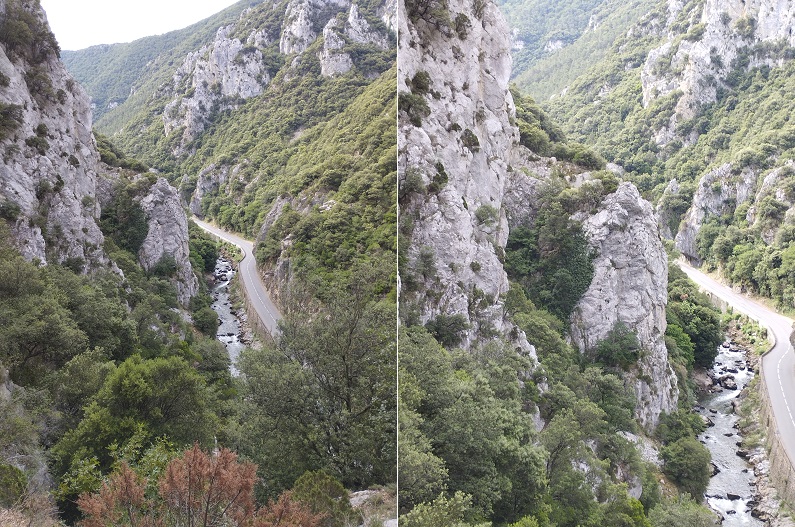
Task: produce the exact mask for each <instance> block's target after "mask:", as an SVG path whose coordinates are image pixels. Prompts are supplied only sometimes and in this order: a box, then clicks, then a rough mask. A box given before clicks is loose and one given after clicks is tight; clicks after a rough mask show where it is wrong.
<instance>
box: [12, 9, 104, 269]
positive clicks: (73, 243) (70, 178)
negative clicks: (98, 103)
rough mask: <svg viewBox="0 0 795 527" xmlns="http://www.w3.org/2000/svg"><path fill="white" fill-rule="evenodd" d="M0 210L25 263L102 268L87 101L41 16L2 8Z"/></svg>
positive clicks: (95, 160) (96, 156)
mask: <svg viewBox="0 0 795 527" xmlns="http://www.w3.org/2000/svg"><path fill="white" fill-rule="evenodd" d="M8 19H15V20H17V21H18V22H19V23H20V24H22V25H24V26H25V27H26V28H27V30H28V31H27V32H26V31H24V30H23V29H22V27H21V26H20V25H15V26H13V27H14V28H16V31H17V32H12V31H11V30H10V29H8V28H7V27H6V26H5V25H4V29H3V32H0V155H2V159H3V162H2V163H0V207H2V210H3V214H2V215H3V217H4V218H5V219H6V220H8V221H9V223H10V224H11V227H12V232H13V234H14V236H15V238H16V239H17V241H18V245H19V249H20V251H21V252H22V254H23V255H24V256H25V257H26V258H28V259H34V258H35V259H39V260H41V261H42V262H65V261H67V260H68V261H69V263H70V264H71V265H73V266H78V267H83V266H86V267H88V268H93V267H96V266H99V265H102V264H104V263H106V262H107V257H106V256H105V254H104V252H103V250H102V244H103V241H104V238H103V236H102V232H100V230H99V227H98V226H97V219H98V217H99V213H100V209H99V205H98V204H97V202H96V180H97V170H98V169H97V165H98V163H99V154H98V153H97V149H96V146H95V144H94V139H93V136H92V134H91V108H90V103H89V100H88V97H87V96H86V94H85V93H84V92H83V90H82V88H81V87H80V86H79V85H78V84H77V83H76V82H75V81H74V80H73V79H72V77H71V76H70V75H69V74H68V73H67V71H66V69H65V68H64V67H63V65H62V64H61V62H60V60H59V58H58V53H59V52H58V45H57V43H56V42H55V38H54V37H53V36H52V33H51V32H50V30H49V27H48V25H47V20H46V17H45V15H44V12H43V11H42V10H41V8H40V7H37V5H34V4H33V3H26V2H21V1H19V0H7V1H0V22H3V23H4V24H5V22H4V21H5V20H8Z"/></svg>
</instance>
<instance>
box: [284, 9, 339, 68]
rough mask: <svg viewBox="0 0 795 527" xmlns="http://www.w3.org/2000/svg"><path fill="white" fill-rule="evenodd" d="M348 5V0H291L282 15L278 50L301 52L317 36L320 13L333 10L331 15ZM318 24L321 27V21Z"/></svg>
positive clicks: (285, 52) (290, 52)
mask: <svg viewBox="0 0 795 527" xmlns="http://www.w3.org/2000/svg"><path fill="white" fill-rule="evenodd" d="M349 5H350V1H349V0H291V1H290V3H289V4H287V12H286V13H285V15H284V25H283V26H282V35H281V39H280V40H279V51H280V52H281V53H283V54H284V55H290V54H292V53H303V52H304V51H306V50H307V48H309V46H310V45H311V44H312V43H313V42H314V41H315V39H317V37H318V28H317V21H318V19H319V15H320V13H321V12H322V11H327V12H330V13H331V12H333V15H332V17H333V16H336V14H337V13H338V12H340V11H343V10H345V9H347V8H348V6H349ZM332 17H328V18H332ZM328 18H327V19H326V20H328ZM320 24H321V25H320V27H323V22H321V23H320Z"/></svg>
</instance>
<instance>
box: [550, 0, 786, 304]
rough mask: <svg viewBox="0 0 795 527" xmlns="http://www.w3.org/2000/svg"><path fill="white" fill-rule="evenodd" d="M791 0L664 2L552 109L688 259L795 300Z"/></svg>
mask: <svg viewBox="0 0 795 527" xmlns="http://www.w3.org/2000/svg"><path fill="white" fill-rule="evenodd" d="M793 17H795V11H794V10H793V9H792V8H791V7H790V6H784V5H782V4H780V3H778V2H771V1H766V0H759V1H755V2H752V3H742V2H739V1H738V2H727V3H721V4H716V3H714V2H699V1H689V2H682V3H676V2H668V3H665V2H660V3H659V4H658V6H657V8H656V9H655V10H653V11H652V12H650V13H649V14H648V15H646V16H645V17H644V19H643V20H642V21H641V22H639V24H638V25H636V26H634V27H632V28H631V29H630V31H629V32H628V34H627V35H626V36H625V37H622V38H621V39H619V41H618V42H617V43H616V45H615V46H614V47H613V49H612V51H611V52H610V54H609V56H608V57H607V58H605V60H604V61H602V62H601V63H599V64H597V65H595V66H593V67H592V68H591V69H590V70H589V71H588V72H587V73H585V74H584V75H582V76H581V77H580V78H579V79H578V80H577V81H576V82H574V83H572V85H571V88H570V90H569V91H568V92H567V93H566V94H565V96H563V97H560V98H557V99H555V100H553V101H550V102H549V103H548V105H547V108H549V109H550V111H553V112H555V113H556V114H557V115H560V116H561V117H562V118H563V119H564V129H566V130H567V131H568V132H569V133H570V134H571V135H573V136H574V137H576V138H578V139H579V140H581V141H585V142H587V143H589V144H593V145H596V147H597V149H598V150H599V151H600V152H601V153H602V154H603V155H604V156H605V157H607V158H608V159H609V160H611V161H614V162H615V163H618V164H619V165H621V166H622V167H623V168H624V169H626V170H627V175H626V177H627V178H628V179H630V180H632V181H634V182H636V184H637V185H638V186H639V188H640V189H641V190H642V191H643V193H644V195H645V196H646V197H647V198H649V199H651V200H652V201H653V202H655V203H656V204H657V207H658V216H659V222H660V225H661V228H662V230H663V233H664V235H665V236H666V237H668V238H671V239H675V240H676V247H677V248H678V249H679V250H680V251H682V253H683V254H685V255H686V256H687V257H688V258H689V259H691V260H692V261H694V262H702V261H706V262H707V263H708V264H709V265H710V266H716V267H720V268H721V270H722V271H723V272H724V274H725V276H726V277H727V278H728V279H729V280H731V281H732V282H733V283H735V284H737V285H739V286H741V287H743V288H747V289H748V290H751V291H754V292H759V293H762V294H764V295H768V296H771V297H772V298H774V299H776V300H777V301H780V302H783V303H784V304H786V305H788V306H791V305H793V299H792V295H791V291H792V288H793V283H792V281H791V278H789V277H790V275H791V273H790V268H791V265H790V263H789V262H790V257H789V254H790V252H791V251H792V249H790V242H791V241H792V239H793V236H792V234H791V233H792V231H793V227H792V223H793V218H794V217H795V216H793V212H792V205H793V198H794V197H795V196H793V195H792V192H791V191H790V187H791V185H792V183H791V181H792V179H791V174H792V168H791V160H792V159H793V155H794V154H795V150H793V148H795V142H793V134H792V129H791V126H790V125H789V116H790V113H791V111H792V104H791V100H790V98H789V97H787V96H786V94H787V93H789V89H790V88H791V86H792V85H793V82H794V81H793V74H795V69H793V68H794V66H793V62H792V58H793V56H795V52H793V48H792V46H793V37H792V36H791V34H792V30H793V25H794V21H793Z"/></svg>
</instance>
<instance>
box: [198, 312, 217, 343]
mask: <svg viewBox="0 0 795 527" xmlns="http://www.w3.org/2000/svg"><path fill="white" fill-rule="evenodd" d="M193 325H194V326H196V329H198V330H199V331H201V332H202V333H204V334H205V335H207V336H215V334H216V333H217V332H218V313H216V312H215V311H213V309H212V308H211V307H209V306H205V307H202V308H201V309H199V310H198V311H196V312H195V313H193Z"/></svg>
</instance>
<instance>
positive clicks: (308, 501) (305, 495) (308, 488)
mask: <svg viewBox="0 0 795 527" xmlns="http://www.w3.org/2000/svg"><path fill="white" fill-rule="evenodd" d="M292 492H293V498H294V499H295V500H296V501H298V502H300V503H303V504H304V505H307V506H308V507H309V508H310V509H311V510H312V512H313V513H315V514H323V515H325V520H324V521H323V526H324V527H345V526H347V525H359V524H360V523H361V519H362V518H361V514H360V513H359V512H357V511H355V510H354V509H353V507H351V502H350V501H349V500H348V491H347V490H345V487H343V486H342V483H340V482H339V481H337V480H336V479H334V478H333V477H331V476H329V475H328V474H326V473H325V472H322V471H315V472H305V473H304V474H303V475H302V476H301V477H300V478H298V479H297V480H296V481H295V486H293V489H292Z"/></svg>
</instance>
